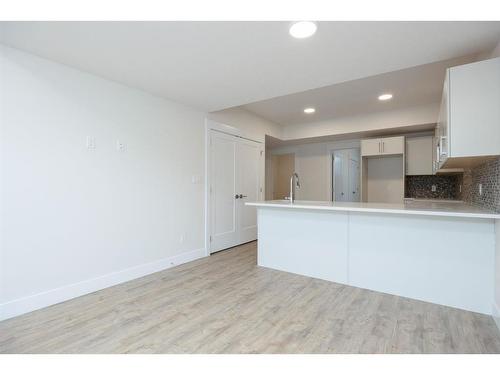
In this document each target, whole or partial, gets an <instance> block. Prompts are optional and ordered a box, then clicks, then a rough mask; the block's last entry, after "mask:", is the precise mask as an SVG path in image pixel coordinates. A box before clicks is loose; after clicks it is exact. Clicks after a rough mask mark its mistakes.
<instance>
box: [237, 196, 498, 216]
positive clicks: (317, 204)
mask: <svg viewBox="0 0 500 375" xmlns="http://www.w3.org/2000/svg"><path fill="white" fill-rule="evenodd" d="M246 205H247V206H257V207H275V208H288V209H302V210H304V209H306V210H325V211H352V212H378V213H389V214H406V215H425V216H448V217H471V218H480V219H500V213H495V212H493V211H489V210H485V209H482V208H479V207H475V206H471V205H469V204H466V203H463V202H460V201H449V202H447V201H425V200H422V201H420V200H414V201H406V202H405V203H366V202H329V201H295V202H294V203H293V204H290V202H289V201H285V200H274V201H262V202H247V203H246Z"/></svg>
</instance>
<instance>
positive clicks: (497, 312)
mask: <svg viewBox="0 0 500 375" xmlns="http://www.w3.org/2000/svg"><path fill="white" fill-rule="evenodd" d="M492 316H493V320H494V321H495V323H496V325H497V327H498V329H499V330H500V308H499V307H498V305H497V304H496V303H494V302H493V314H492Z"/></svg>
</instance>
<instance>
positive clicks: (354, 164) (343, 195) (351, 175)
mask: <svg viewBox="0 0 500 375" xmlns="http://www.w3.org/2000/svg"><path fill="white" fill-rule="evenodd" d="M332 156H333V174H332V175H333V193H334V194H333V198H334V200H335V201H337V202H359V200H360V198H359V149H343V150H335V151H334V152H333V155H332Z"/></svg>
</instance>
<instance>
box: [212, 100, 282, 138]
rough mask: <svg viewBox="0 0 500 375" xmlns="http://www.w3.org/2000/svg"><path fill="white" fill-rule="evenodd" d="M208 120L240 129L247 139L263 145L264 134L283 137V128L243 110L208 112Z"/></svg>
mask: <svg viewBox="0 0 500 375" xmlns="http://www.w3.org/2000/svg"><path fill="white" fill-rule="evenodd" d="M208 118H209V119H211V120H213V121H217V122H220V123H223V124H226V125H231V126H234V127H236V128H238V129H240V130H241V131H242V132H243V133H244V134H245V135H246V136H247V137H249V138H251V139H253V140H255V141H259V142H262V143H264V141H265V137H266V134H267V135H270V136H272V137H275V138H282V137H283V128H282V127H281V125H278V124H276V123H274V122H272V121H269V120H266V119H264V118H262V117H260V116H257V115H256V114H254V113H252V112H249V111H247V110H245V109H243V108H239V107H236V108H229V109H224V110H222V111H217V112H210V113H209V114H208Z"/></svg>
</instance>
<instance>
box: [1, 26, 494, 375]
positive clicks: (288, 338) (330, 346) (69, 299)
mask: <svg viewBox="0 0 500 375" xmlns="http://www.w3.org/2000/svg"><path fill="white" fill-rule="evenodd" d="M320 18H321V17H318V19H313V20H307V21H304V20H294V19H293V18H290V20H265V21H264V20H261V21H258V20H248V21H246V20H238V19H239V18H238V17H233V19H234V20H224V21H222V20H212V21H209V20H198V21H195V20H191V21H183V20H180V19H179V20H165V21H151V20H136V21H131V20H122V21H111V20H108V21H105V20H94V21H90V20H86V21H76V20H66V21H54V20H45V21H43V20H39V21H37V20H19V19H16V20H3V21H1V22H0V132H1V133H0V135H1V136H0V184H1V185H0V209H1V211H0V215H1V216H0V353H2V354H131V353H137V354H139V353H140V354H240V355H241V354H499V353H500V22H499V21H494V20H490V21H480V20H470V21H436V20H433V21H431V20H429V21H425V20H422V21H417V20H414V21H388V20H386V21H381V20H379V21H355V20H349V21H341V20H321V19H320ZM334 18H335V17H332V19H334ZM28 19H29V17H28ZM0 357H1V356H0ZM332 357H334V356H332ZM457 357H458V356H457ZM478 357H480V356H478ZM494 357H496V356H494ZM5 373H8V372H5Z"/></svg>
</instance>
